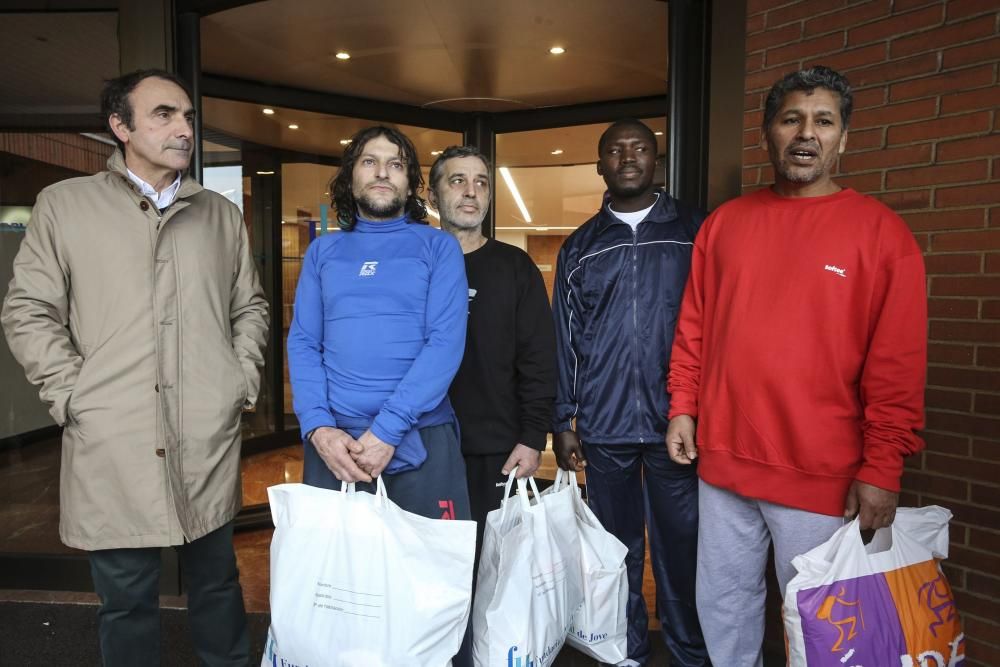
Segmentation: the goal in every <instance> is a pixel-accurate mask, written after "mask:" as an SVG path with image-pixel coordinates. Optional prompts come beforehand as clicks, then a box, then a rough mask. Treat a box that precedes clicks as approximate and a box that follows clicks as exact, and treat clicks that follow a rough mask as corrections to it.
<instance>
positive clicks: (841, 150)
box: [837, 130, 847, 154]
mask: <svg viewBox="0 0 1000 667" xmlns="http://www.w3.org/2000/svg"><path fill="white" fill-rule="evenodd" d="M845 150H847V130H844V133H843V134H842V135H840V146H839V147H838V148H837V153H839V154H843V153H844V151H845Z"/></svg>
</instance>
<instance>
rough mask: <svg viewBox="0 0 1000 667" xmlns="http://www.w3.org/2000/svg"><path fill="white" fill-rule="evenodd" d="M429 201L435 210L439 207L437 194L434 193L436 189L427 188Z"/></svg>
mask: <svg viewBox="0 0 1000 667" xmlns="http://www.w3.org/2000/svg"><path fill="white" fill-rule="evenodd" d="M427 201H429V202H430V203H431V206H433V207H434V208H435V209H436V208H437V207H438V198H437V193H435V192H434V188H427Z"/></svg>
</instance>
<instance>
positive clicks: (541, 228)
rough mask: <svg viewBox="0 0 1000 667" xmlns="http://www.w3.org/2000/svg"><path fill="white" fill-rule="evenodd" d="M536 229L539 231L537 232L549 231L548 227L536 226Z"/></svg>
mask: <svg viewBox="0 0 1000 667" xmlns="http://www.w3.org/2000/svg"><path fill="white" fill-rule="evenodd" d="M536 231H539V232H547V231H549V228H548V227H538V228H537V229H536Z"/></svg>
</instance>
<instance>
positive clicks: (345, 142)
mask: <svg viewBox="0 0 1000 667" xmlns="http://www.w3.org/2000/svg"><path fill="white" fill-rule="evenodd" d="M349 143H351V140H350V139H341V140H340V145H341V146H346V145H348V144H349Z"/></svg>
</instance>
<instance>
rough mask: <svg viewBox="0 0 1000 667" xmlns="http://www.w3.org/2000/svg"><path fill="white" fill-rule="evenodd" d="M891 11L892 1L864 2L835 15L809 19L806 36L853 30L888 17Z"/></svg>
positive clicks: (806, 25)
mask: <svg viewBox="0 0 1000 667" xmlns="http://www.w3.org/2000/svg"><path fill="white" fill-rule="evenodd" d="M890 9H891V2H890V0H874V2H864V3H861V4H859V5H856V6H855V7H851V8H850V9H844V10H841V11H839V12H837V13H835V14H831V15H828V16H819V17H817V18H814V19H809V20H808V21H806V24H805V34H806V36H807V37H811V36H813V35H821V34H823V33H824V32H832V31H834V30H843V29H844V28H851V27H854V26H857V25H861V24H863V23H867V22H868V21H870V20H872V19H876V18H879V17H882V16H888V15H889V11H890Z"/></svg>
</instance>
